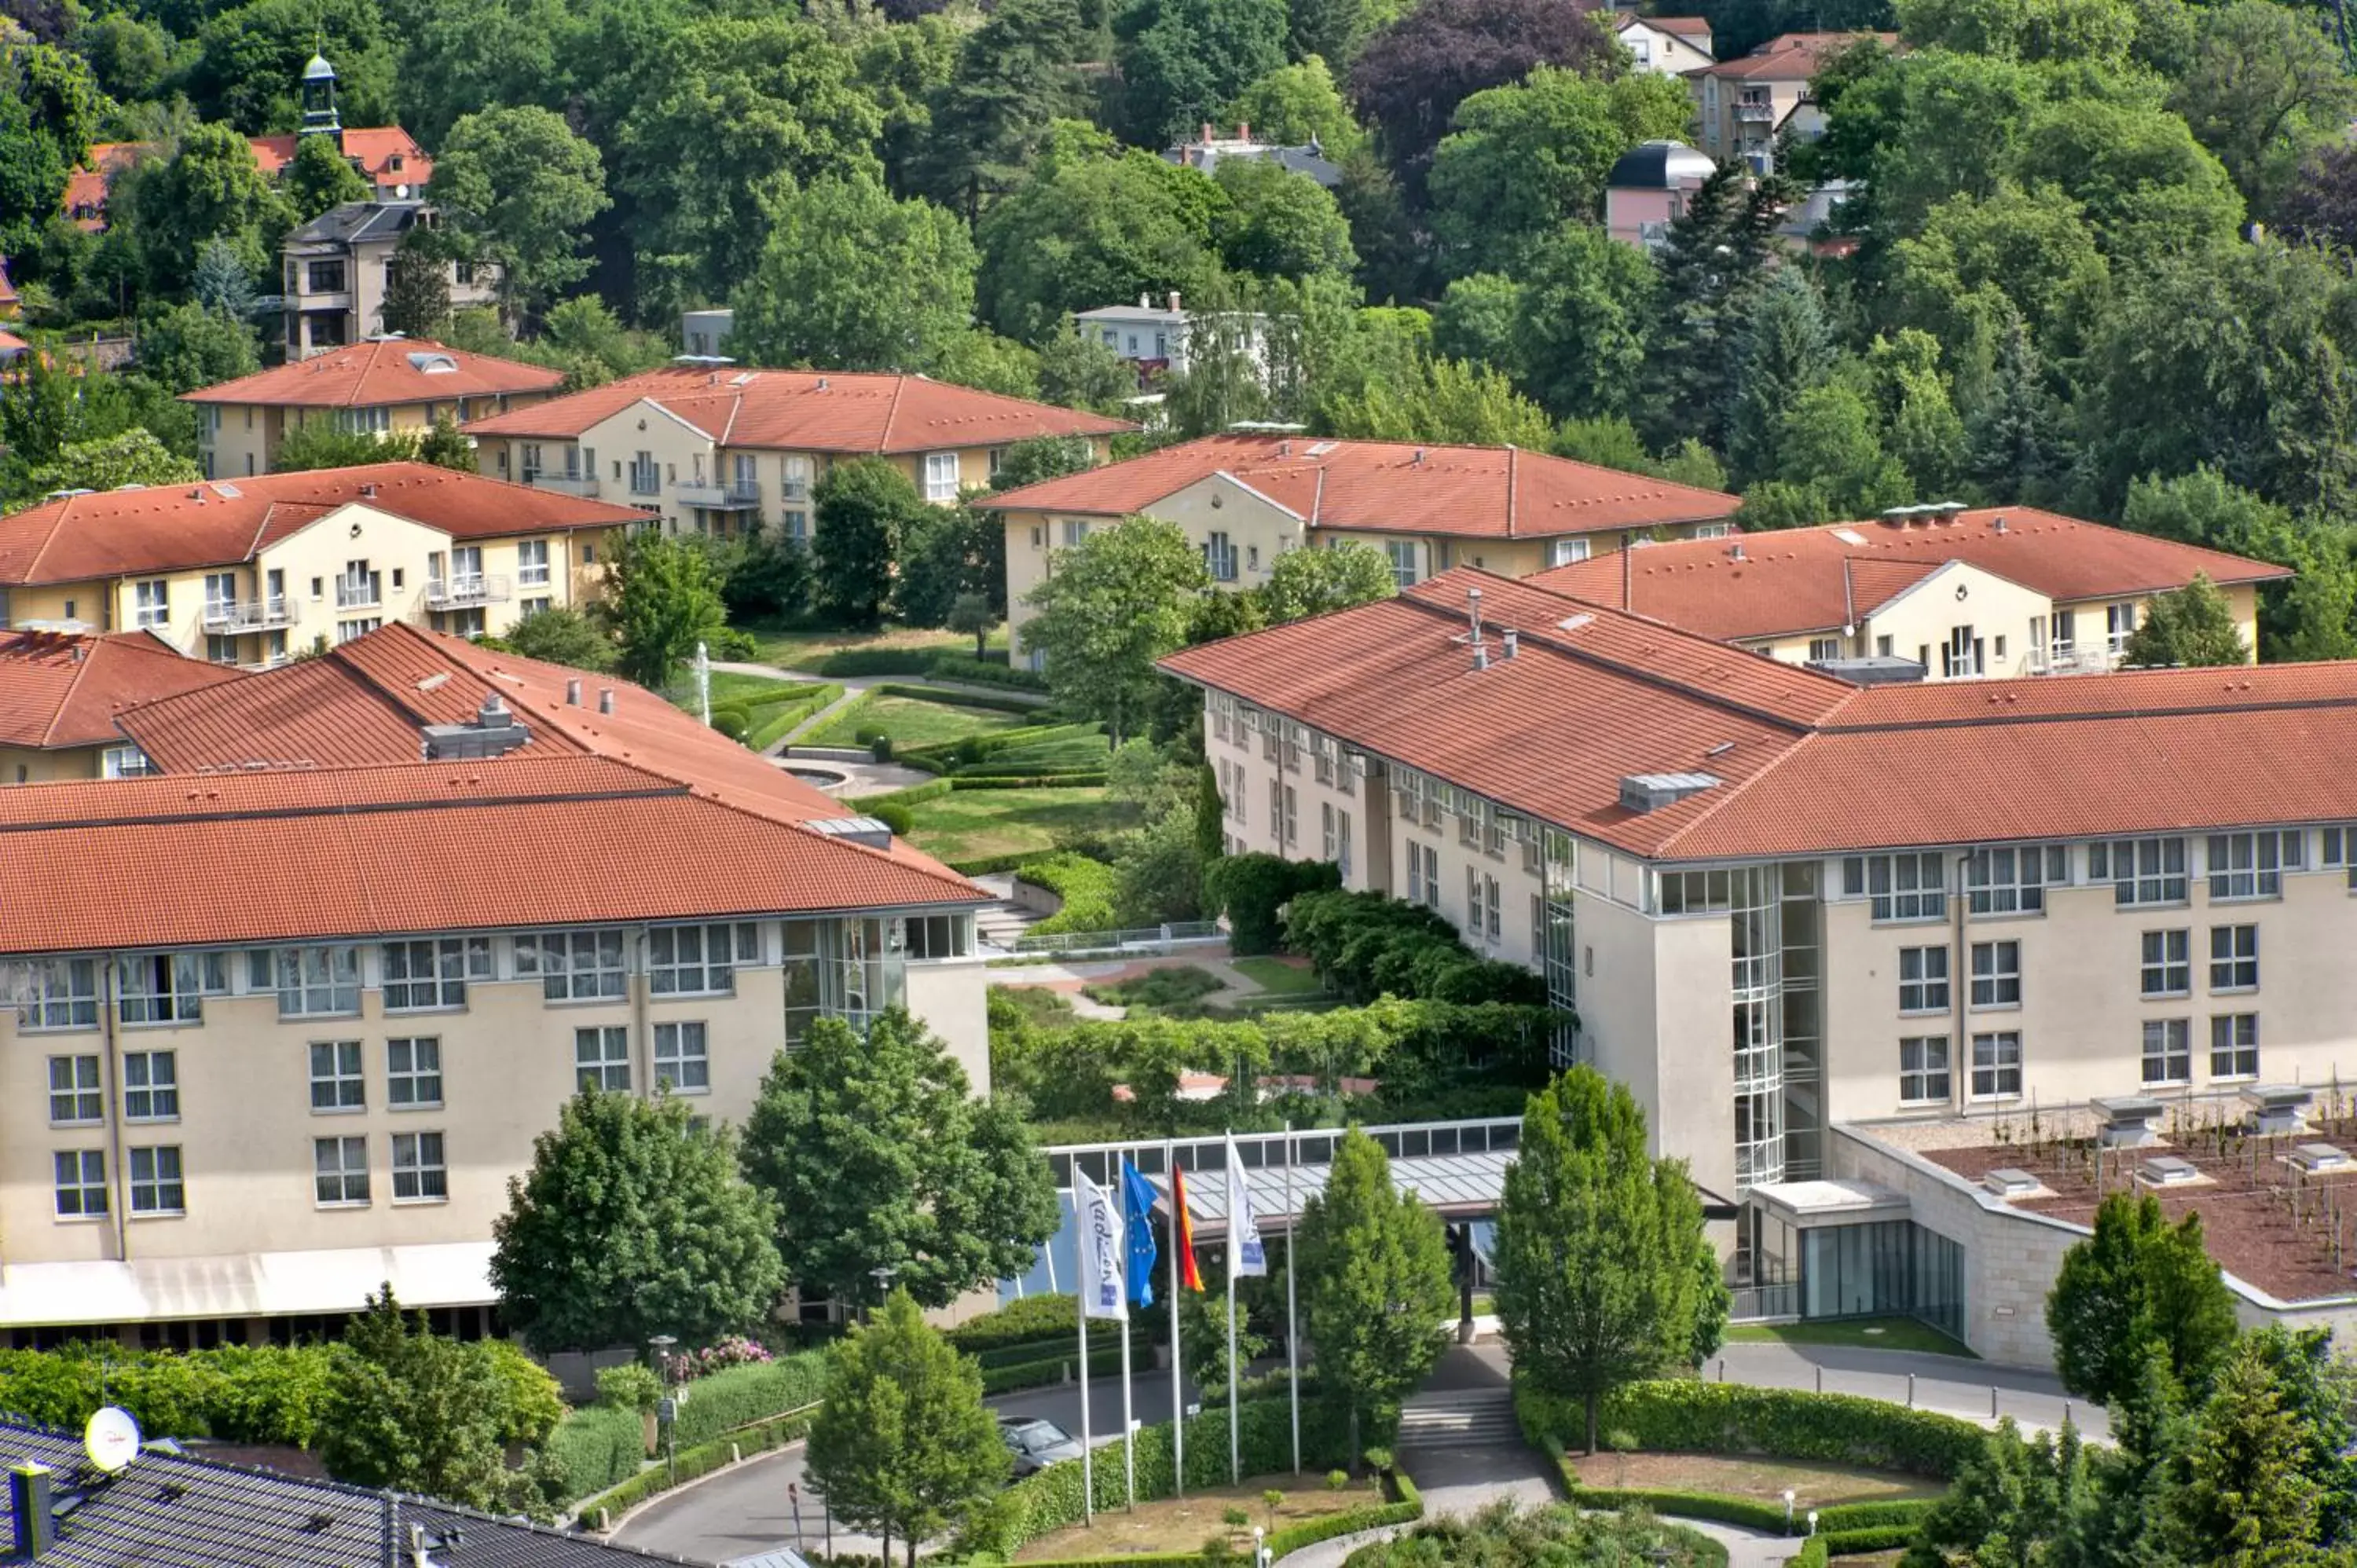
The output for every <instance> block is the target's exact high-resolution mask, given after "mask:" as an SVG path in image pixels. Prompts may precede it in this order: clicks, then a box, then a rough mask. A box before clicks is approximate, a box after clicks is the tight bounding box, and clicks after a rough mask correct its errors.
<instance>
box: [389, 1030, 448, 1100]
mask: <svg viewBox="0 0 2357 1568" xmlns="http://www.w3.org/2000/svg"><path fill="white" fill-rule="evenodd" d="M384 1102H385V1103H386V1104H387V1105H389V1106H391V1107H393V1109H394V1110H395V1111H424V1110H429V1109H435V1108H438V1107H439V1106H440V1105H441V1103H442V1042H441V1040H440V1039H439V1038H437V1037H436V1036H432V1035H410V1036H400V1037H396V1038H394V1039H390V1040H387V1041H385V1043H384Z"/></svg>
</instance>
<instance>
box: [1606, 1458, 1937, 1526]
mask: <svg viewBox="0 0 2357 1568" xmlns="http://www.w3.org/2000/svg"><path fill="white" fill-rule="evenodd" d="M1563 1467H1564V1469H1565V1470H1566V1472H1567V1473H1568V1474H1570V1475H1573V1476H1576V1477H1578V1478H1579V1480H1580V1482H1581V1484H1582V1485H1584V1486H1589V1487H1599V1488H1602V1489H1606V1490H1614V1491H1617V1490H1620V1489H1621V1488H1623V1487H1637V1488H1641V1489H1642V1490H1645V1491H1652V1492H1717V1493H1719V1494H1720V1495H1722V1496H1725V1497H1735V1498H1752V1499H1754V1500H1756V1501H1759V1502H1763V1503H1773V1502H1781V1501H1782V1500H1783V1497H1784V1492H1785V1489H1786V1488H1787V1487H1789V1488H1791V1490H1792V1493H1793V1499H1792V1506H1793V1509H1794V1510H1795V1511H1796V1512H1799V1513H1806V1512H1807V1511H1808V1510H1809V1509H1822V1508H1831V1507H1832V1506H1833V1505H1834V1504H1835V1503H1865V1502H1891V1501H1895V1500H1897V1499H1900V1498H1936V1497H1938V1496H1940V1495H1941V1494H1942V1493H1943V1492H1944V1491H1946V1490H1947V1489H1948V1488H1947V1487H1946V1486H1945V1485H1944V1484H1943V1483H1942V1482H1939V1481H1927V1480H1925V1479H1923V1478H1922V1477H1920V1476H1899V1475H1892V1474H1890V1473H1889V1472H1887V1471H1882V1470H1852V1469H1848V1468H1846V1467H1845V1466H1839V1465H1813V1464H1810V1463H1808V1462H1806V1461H1804V1460H1798V1459H1747V1458H1742V1457H1739V1456H1730V1455H1720V1454H1611V1453H1605V1454H1566V1455H1564V1459H1563Z"/></svg>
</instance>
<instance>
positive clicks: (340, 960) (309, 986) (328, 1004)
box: [246, 947, 361, 1018]
mask: <svg viewBox="0 0 2357 1568" xmlns="http://www.w3.org/2000/svg"><path fill="white" fill-rule="evenodd" d="M246 969H247V982H248V983H249V984H250V985H251V986H252V987H253V989H254V990H256V991H261V992H270V991H275V992H276V993H278V1015H279V1016H280V1017H281V1018H318V1017H338V1016H346V1015H351V1014H355V1013H358V1012H359V1011H360V1010H361V952H360V949H358V948H352V947H308V948H257V949H255V950H253V952H251V953H249V954H248V955H247V964H246Z"/></svg>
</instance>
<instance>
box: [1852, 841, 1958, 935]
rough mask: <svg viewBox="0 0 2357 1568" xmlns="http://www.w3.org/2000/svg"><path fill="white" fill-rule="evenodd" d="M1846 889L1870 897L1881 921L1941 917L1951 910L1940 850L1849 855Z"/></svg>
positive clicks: (1875, 913)
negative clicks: (1949, 908)
mask: <svg viewBox="0 0 2357 1568" xmlns="http://www.w3.org/2000/svg"><path fill="white" fill-rule="evenodd" d="M1842 891H1843V892H1844V893H1845V894H1846V895H1847V896H1848V897H1852V898H1856V897H1861V896H1863V897H1867V898H1868V899H1870V900H1871V901H1872V903H1873V906H1874V918H1876V919H1877V920H1938V919H1944V918H1946V917H1947V913H1948V896H1947V877H1946V871H1945V867H1944V866H1943V865H1942V862H1941V857H1940V854H1939V852H1938V851H1937V850H1923V851H1920V852H1915V851H1910V852H1909V853H1907V854H1853V855H1849V856H1847V857H1846V858H1845V859H1844V860H1843V861H1842Z"/></svg>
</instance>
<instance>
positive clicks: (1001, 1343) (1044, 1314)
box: [943, 1294, 1081, 1366]
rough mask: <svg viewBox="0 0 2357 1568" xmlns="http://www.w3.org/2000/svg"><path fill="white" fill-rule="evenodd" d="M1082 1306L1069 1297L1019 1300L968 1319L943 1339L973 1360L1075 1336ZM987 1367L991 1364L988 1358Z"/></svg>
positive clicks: (1052, 1296) (1020, 1297)
mask: <svg viewBox="0 0 2357 1568" xmlns="http://www.w3.org/2000/svg"><path fill="white" fill-rule="evenodd" d="M1080 1310H1081V1308H1080V1303H1079V1302H1078V1301H1077V1300H1076V1299H1075V1298H1074V1297H1072V1296H1071V1295H1070V1294H1048V1295H1026V1296H1018V1297H1017V1298H1016V1299H1015V1300H1013V1301H1010V1302H1008V1303H1007V1304H1006V1305H1005V1306H1002V1307H999V1308H998V1309H996V1311H993V1312H985V1313H984V1314H982V1315H981V1316H978V1317H969V1318H967V1319H966V1320H965V1321H964V1322H963V1323H961V1324H959V1325H958V1326H956V1327H955V1328H952V1329H951V1330H949V1331H948V1333H947V1334H945V1335H944V1336H943V1337H945V1338H946V1339H948V1340H949V1342H950V1343H951V1344H952V1345H954V1346H956V1347H957V1348H959V1349H961V1350H963V1351H964V1352H966V1353H967V1354H968V1355H970V1356H979V1355H982V1354H983V1353H984V1352H985V1351H989V1350H996V1349H1001V1348H1005V1347H1006V1346H1009V1345H1028V1344H1031V1343H1033V1342H1035V1341H1038V1340H1041V1339H1046V1338H1048V1337H1050V1336H1052V1335H1054V1334H1056V1333H1058V1332H1063V1333H1073V1332H1076V1326H1077V1324H1078V1323H1079V1321H1080ZM984 1364H985V1366H986V1365H988V1364H989V1362H988V1359H987V1358H985V1361H984Z"/></svg>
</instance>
